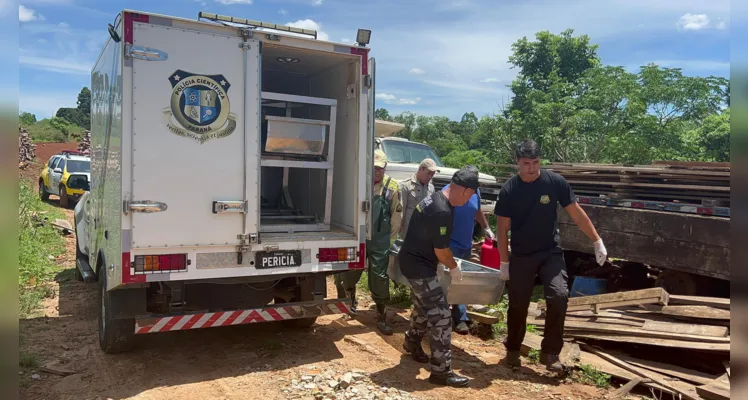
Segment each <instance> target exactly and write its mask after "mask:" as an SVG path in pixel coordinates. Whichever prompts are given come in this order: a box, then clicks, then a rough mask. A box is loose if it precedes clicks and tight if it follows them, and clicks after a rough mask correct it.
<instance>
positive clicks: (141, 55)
mask: <svg viewBox="0 0 748 400" xmlns="http://www.w3.org/2000/svg"><path fill="white" fill-rule="evenodd" d="M125 57H130V58H137V59H139V60H145V61H166V60H168V59H169V54H168V53H166V52H165V51H161V50H158V49H152V48H150V47H145V46H135V45H133V44H130V43H127V44H125Z"/></svg>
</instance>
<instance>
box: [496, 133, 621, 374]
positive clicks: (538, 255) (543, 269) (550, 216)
mask: <svg viewBox="0 0 748 400" xmlns="http://www.w3.org/2000/svg"><path fill="white" fill-rule="evenodd" d="M515 156H516V158H517V164H518V165H519V174H518V175H515V176H513V177H512V178H510V179H509V180H508V181H506V183H504V185H503V186H502V188H501V192H499V199H498V201H497V202H496V208H495V210H494V214H496V216H497V217H498V227H497V229H496V232H497V234H498V235H499V252H500V253H501V260H502V263H501V266H500V273H501V276H502V279H503V280H509V278H510V276H509V274H510V273H511V282H510V283H509V309H508V312H507V331H508V332H507V333H508V335H507V338H506V341H505V343H504V344H505V346H506V348H507V358H506V361H507V364H509V365H510V366H511V367H519V366H520V358H519V354H520V347H521V345H522V341H523V340H524V337H525V326H526V325H525V324H526V322H527V308H528V306H529V305H530V297H531V296H532V289H533V286H534V284H535V276H536V275H539V276H540V280H541V281H542V283H543V293H544V295H545V300H546V304H547V305H548V311H547V314H546V317H545V329H544V334H543V341H542V343H541V346H540V347H541V352H540V359H541V362H542V363H544V364H545V365H546V368H547V369H548V370H550V371H555V372H561V371H562V370H563V366H562V364H561V362H560V361H559V358H558V355H559V353H560V352H561V347H562V346H563V332H564V320H565V317H566V306H567V300H568V296H569V290H568V284H567V275H566V262H565V261H564V253H563V251H562V250H561V248H560V247H559V234H558V216H557V207H558V205H559V204H560V205H561V207H563V209H564V210H565V211H566V212H567V213H568V214H569V216H570V217H571V219H572V220H573V221H574V223H575V224H576V225H577V226H579V228H580V229H581V230H582V232H584V234H585V235H587V237H589V238H590V240H591V241H592V242H593V243H594V248H595V257H596V259H597V262H598V264H600V265H603V263H604V262H605V259H606V257H607V252H606V250H605V246H604V245H603V242H602V239H600V236H599V235H598V234H597V231H596V230H595V227H594V226H593V225H592V222H591V221H590V219H589V217H588V216H587V213H585V212H584V210H583V209H582V207H580V206H579V204H577V202H576V198H575V196H574V191H572V189H571V186H569V183H568V182H567V181H566V179H564V178H563V177H562V176H560V175H558V174H556V173H554V172H551V171H548V170H542V169H540V149H539V148H538V145H537V143H535V142H534V141H532V140H525V141H524V142H522V143H521V144H520V145H519V146H517V149H516V153H515ZM510 230H511V233H512V238H511V246H512V256H511V259H510V258H509V254H508V253H509V251H508V243H509V238H508V233H509V231H510Z"/></svg>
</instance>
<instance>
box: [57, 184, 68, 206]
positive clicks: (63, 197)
mask: <svg viewBox="0 0 748 400" xmlns="http://www.w3.org/2000/svg"><path fill="white" fill-rule="evenodd" d="M59 193H60V194H59V196H60V207H62V208H70V199H69V198H68V191H67V190H66V189H65V185H60V192H59Z"/></svg>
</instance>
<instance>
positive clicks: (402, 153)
mask: <svg viewBox="0 0 748 400" xmlns="http://www.w3.org/2000/svg"><path fill="white" fill-rule="evenodd" d="M377 124H378V125H379V126H377V131H378V132H385V131H387V130H392V129H397V126H396V125H395V124H393V123H388V122H385V123H382V122H380V121H377ZM403 127H404V126H403ZM375 146H376V148H378V149H382V151H384V154H386V155H387V161H388V164H387V175H389V176H391V177H392V178H394V179H397V180H399V181H402V180H404V179H408V178H410V177H411V176H413V174H415V173H416V171H418V166H419V165H420V163H421V161H422V160H423V159H424V158H431V159H433V160H434V162H436V165H437V166H438V167H439V170H438V171H437V172H436V173H435V174H434V178H433V180H432V182H433V184H434V188H435V189H436V190H439V189H441V188H442V187H444V186H446V185H447V184H448V183H449V182H450V181H451V180H452V175H454V173H455V172H457V169H455V168H447V167H445V166H444V164H443V163H442V162H441V160H440V159H439V156H437V155H436V153H435V152H434V150H433V149H432V148H431V147H429V146H428V145H425V144H423V143H418V142H411V141H409V140H407V139H404V138H399V137H393V136H390V137H377V138H376V139H375ZM478 167H479V166H478ZM478 183H479V184H480V192H481V210H482V211H483V212H484V213H486V214H490V213H493V210H494V207H495V205H496V200H497V199H498V196H499V191H500V190H501V185H500V184H499V183H498V182H497V181H496V178H495V177H494V176H491V175H488V174H483V173H481V174H480V175H479V176H478Z"/></svg>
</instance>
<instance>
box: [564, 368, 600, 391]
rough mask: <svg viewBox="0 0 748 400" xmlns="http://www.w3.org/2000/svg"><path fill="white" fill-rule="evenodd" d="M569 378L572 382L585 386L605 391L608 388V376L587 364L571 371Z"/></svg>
mask: <svg viewBox="0 0 748 400" xmlns="http://www.w3.org/2000/svg"><path fill="white" fill-rule="evenodd" d="M570 377H571V379H572V380H573V381H574V382H578V383H582V384H585V385H593V386H597V387H599V388H601V389H607V388H609V387H610V375H608V374H606V373H604V372H601V371H600V370H599V369H597V368H595V367H594V366H592V365H589V364H582V365H580V366H579V369H578V370H575V371H573V372H572V373H571V376H570Z"/></svg>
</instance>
